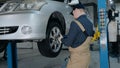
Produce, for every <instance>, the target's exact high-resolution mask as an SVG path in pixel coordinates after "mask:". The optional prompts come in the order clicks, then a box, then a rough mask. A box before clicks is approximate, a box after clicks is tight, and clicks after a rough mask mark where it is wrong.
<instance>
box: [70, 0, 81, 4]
mask: <svg viewBox="0 0 120 68" xmlns="http://www.w3.org/2000/svg"><path fill="white" fill-rule="evenodd" d="M68 4H69V5H75V4H79V0H71V2H70V3H68Z"/></svg>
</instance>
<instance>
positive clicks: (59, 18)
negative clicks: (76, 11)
mask: <svg viewBox="0 0 120 68" xmlns="http://www.w3.org/2000/svg"><path fill="white" fill-rule="evenodd" d="M52 21H58V22H57V24H59V25H60V26H61V27H62V30H63V32H62V34H65V30H66V23H65V19H64V16H63V15H62V13H60V12H58V11H55V12H53V13H52V14H51V16H50V18H49V20H48V24H47V29H48V26H49V25H50V24H51V22H52ZM47 29H46V31H47Z"/></svg>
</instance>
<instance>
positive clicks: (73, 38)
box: [62, 15, 93, 48]
mask: <svg viewBox="0 0 120 68" xmlns="http://www.w3.org/2000/svg"><path fill="white" fill-rule="evenodd" d="M77 20H78V21H79V22H81V24H82V25H83V26H84V28H85V30H86V33H87V34H88V35H89V36H92V35H93V24H92V23H91V21H90V20H89V19H88V18H87V16H86V15H81V16H80V17H78V19H77ZM85 40H86V35H85V34H84V33H83V31H82V30H81V29H80V27H79V26H78V25H77V24H76V23H75V22H74V21H73V22H72V23H71V25H70V30H69V33H68V35H65V36H64V37H63V38H62V43H63V44H64V45H65V46H71V47H73V48H75V47H77V46H79V45H81V44H82V43H83V42H84V41H85Z"/></svg>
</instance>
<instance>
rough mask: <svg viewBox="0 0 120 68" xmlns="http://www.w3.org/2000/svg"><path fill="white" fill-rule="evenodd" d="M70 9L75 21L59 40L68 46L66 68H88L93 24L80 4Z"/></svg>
mask: <svg viewBox="0 0 120 68" xmlns="http://www.w3.org/2000/svg"><path fill="white" fill-rule="evenodd" d="M72 7H73V12H72V13H73V16H74V18H75V21H72V22H71V24H70V30H69V32H68V34H67V35H65V36H63V37H62V35H61V36H60V38H59V40H61V42H62V43H63V44H64V45H65V46H68V49H69V52H70V58H69V60H68V63H67V68H88V67H89V63H90V50H89V46H90V43H91V40H92V36H93V33H94V32H93V24H92V22H91V21H90V20H89V19H88V17H87V15H86V13H85V8H84V6H83V5H82V4H81V3H79V4H75V5H72ZM79 24H81V25H79ZM83 30H84V31H83Z"/></svg>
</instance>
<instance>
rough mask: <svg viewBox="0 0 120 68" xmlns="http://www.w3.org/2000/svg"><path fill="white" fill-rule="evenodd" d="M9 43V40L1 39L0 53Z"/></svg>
mask: <svg viewBox="0 0 120 68" xmlns="http://www.w3.org/2000/svg"><path fill="white" fill-rule="evenodd" d="M7 44H8V42H7V41H4V40H2V41H0V53H1V52H3V51H4V50H5V49H6V47H7Z"/></svg>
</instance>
